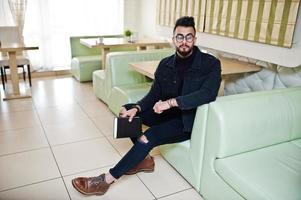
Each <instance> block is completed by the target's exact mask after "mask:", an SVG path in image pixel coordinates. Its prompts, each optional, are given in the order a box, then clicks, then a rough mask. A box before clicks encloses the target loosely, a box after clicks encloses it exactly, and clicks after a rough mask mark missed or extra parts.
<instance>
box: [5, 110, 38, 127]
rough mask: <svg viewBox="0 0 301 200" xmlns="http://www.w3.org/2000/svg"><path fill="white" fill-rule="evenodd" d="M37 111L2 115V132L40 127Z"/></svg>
mask: <svg viewBox="0 0 301 200" xmlns="http://www.w3.org/2000/svg"><path fill="white" fill-rule="evenodd" d="M40 124H41V123H40V120H39V118H38V116H37V114H36V112H35V111H21V112H12V113H3V114H0V131H5V130H12V129H20V128H28V127H34V126H39V125H40Z"/></svg>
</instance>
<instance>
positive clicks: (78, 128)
mask: <svg viewBox="0 0 301 200" xmlns="http://www.w3.org/2000/svg"><path fill="white" fill-rule="evenodd" d="M44 129H45V132H46V135H47V137H48V140H49V143H50V144H51V145H58V144H64V143H70V142H77V141H81V140H86V139H92V138H97V137H103V135H102V134H101V132H100V131H99V130H98V129H97V128H96V126H95V125H94V123H93V122H92V121H91V120H89V119H80V120H74V121H66V122H61V123H56V124H50V125H44Z"/></svg>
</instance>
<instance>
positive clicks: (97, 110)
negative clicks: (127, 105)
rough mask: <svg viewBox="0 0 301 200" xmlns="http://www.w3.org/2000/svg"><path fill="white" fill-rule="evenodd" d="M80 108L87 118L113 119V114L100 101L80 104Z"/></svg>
mask: <svg viewBox="0 0 301 200" xmlns="http://www.w3.org/2000/svg"><path fill="white" fill-rule="evenodd" d="M79 104H80V106H81V107H82V108H83V110H84V111H85V112H86V113H87V115H88V116H89V117H92V118H93V117H114V114H113V113H112V112H111V111H110V110H109V108H108V107H107V105H105V104H104V103H103V102H101V101H100V100H96V101H85V102H80V103H79Z"/></svg>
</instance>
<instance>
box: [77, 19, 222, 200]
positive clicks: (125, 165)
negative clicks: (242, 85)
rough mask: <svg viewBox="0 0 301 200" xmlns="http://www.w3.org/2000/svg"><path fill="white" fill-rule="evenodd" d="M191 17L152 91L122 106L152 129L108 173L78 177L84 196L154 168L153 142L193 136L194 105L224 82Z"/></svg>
mask: <svg viewBox="0 0 301 200" xmlns="http://www.w3.org/2000/svg"><path fill="white" fill-rule="evenodd" d="M195 35H196V30H195V23H194V19H193V17H187V16H186V17H181V18H179V19H178V20H177V21H176V24H175V27H174V30H173V38H172V39H173V43H174V45H175V48H176V53H175V54H174V55H172V56H169V57H167V58H164V59H163V60H162V61H161V62H160V64H159V66H158V68H157V70H156V72H155V79H154V81H153V84H152V87H151V89H150V91H149V92H148V94H147V95H146V96H145V97H144V98H143V99H141V100H140V101H139V102H137V103H136V104H127V105H125V106H123V107H122V108H121V110H120V116H121V117H129V120H130V121H131V120H132V119H133V117H134V116H136V115H139V116H140V117H141V118H142V121H143V123H144V124H146V125H148V126H149V127H150V128H149V129H148V130H147V131H145V132H144V134H143V135H142V136H141V137H139V138H131V140H132V141H133V143H134V145H133V147H132V148H131V149H130V150H129V151H128V153H127V154H126V155H125V156H124V157H123V158H122V159H121V160H120V161H119V162H118V163H117V164H116V165H115V166H114V167H113V168H111V169H110V170H109V172H108V173H106V174H101V175H100V176H97V177H87V178H85V177H79V178H75V179H73V180H72V184H73V186H74V187H75V188H76V189H77V190H78V191H79V192H81V193H83V194H86V195H93V194H95V195H102V194H104V193H105V192H106V191H107V190H108V189H109V187H110V185H111V184H112V183H113V182H115V181H116V180H117V179H118V178H120V177H121V176H122V175H124V174H135V173H137V172H140V171H148V172H152V171H153V170H154V165H155V163H154V160H153V158H152V157H151V156H149V155H148V154H149V152H150V151H151V150H152V148H154V147H155V146H158V145H162V144H168V143H175V142H182V141H185V140H188V139H190V136H191V131H192V126H193V121H194V117H195V113H196V108H197V107H198V106H200V105H203V104H206V103H209V102H211V101H214V100H215V99H216V96H217V93H218V89H219V87H220V82H221V67H220V62H219V60H217V59H216V58H215V57H213V56H211V55H208V54H205V53H202V52H201V51H200V50H199V49H198V48H197V47H196V46H194V44H195V42H196V36H195Z"/></svg>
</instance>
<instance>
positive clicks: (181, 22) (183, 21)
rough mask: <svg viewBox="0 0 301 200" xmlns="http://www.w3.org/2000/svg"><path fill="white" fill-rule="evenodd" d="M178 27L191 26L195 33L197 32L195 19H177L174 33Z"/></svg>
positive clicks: (185, 17) (187, 17)
mask: <svg viewBox="0 0 301 200" xmlns="http://www.w3.org/2000/svg"><path fill="white" fill-rule="evenodd" d="M178 26H185V27H189V26H191V27H192V28H193V30H194V33H195V32H196V31H195V27H194V26H195V23H194V18H193V17H189V16H184V17H180V18H179V19H177V21H176V24H175V27H174V28H173V32H175V30H176V28H177V27H178Z"/></svg>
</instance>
